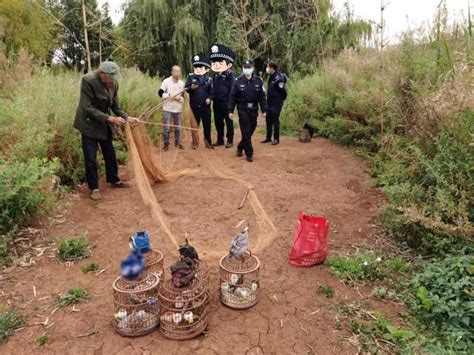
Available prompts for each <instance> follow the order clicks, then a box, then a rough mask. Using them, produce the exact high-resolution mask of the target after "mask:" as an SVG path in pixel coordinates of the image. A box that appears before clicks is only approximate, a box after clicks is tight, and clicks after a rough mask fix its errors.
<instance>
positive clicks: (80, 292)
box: [58, 286, 89, 308]
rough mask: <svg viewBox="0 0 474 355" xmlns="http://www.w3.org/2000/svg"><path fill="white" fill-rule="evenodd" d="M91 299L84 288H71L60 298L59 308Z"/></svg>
mask: <svg viewBox="0 0 474 355" xmlns="http://www.w3.org/2000/svg"><path fill="white" fill-rule="evenodd" d="M87 299H89V294H88V293H87V291H86V290H85V289H84V288H83V287H82V286H77V287H73V288H70V289H69V290H68V291H67V293H66V294H65V295H61V296H60V297H59V302H58V307H60V308H62V307H67V306H70V305H72V304H76V303H79V302H81V301H84V300H87Z"/></svg>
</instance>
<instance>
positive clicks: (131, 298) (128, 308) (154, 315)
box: [112, 274, 160, 337]
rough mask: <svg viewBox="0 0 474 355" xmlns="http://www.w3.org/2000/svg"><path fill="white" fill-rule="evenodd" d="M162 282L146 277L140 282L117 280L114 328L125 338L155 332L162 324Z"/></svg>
mask: <svg viewBox="0 0 474 355" xmlns="http://www.w3.org/2000/svg"><path fill="white" fill-rule="evenodd" d="M158 287H159V279H158V278H157V277H156V276H155V275H153V274H145V275H143V276H141V277H140V278H138V279H137V280H126V279H124V278H122V277H118V278H117V279H115V281H114V283H113V291H114V311H115V317H114V320H113V321H112V325H113V327H114V329H115V331H116V332H117V333H118V334H120V335H122V336H125V337H138V336H142V335H146V334H149V333H151V332H152V331H153V330H154V329H156V328H157V327H158V325H159V322H160V319H159V317H158V314H159V302H158Z"/></svg>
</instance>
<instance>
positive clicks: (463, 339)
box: [407, 255, 474, 351]
mask: <svg viewBox="0 0 474 355" xmlns="http://www.w3.org/2000/svg"><path fill="white" fill-rule="evenodd" d="M473 265H474V257H472V256H471V255H462V256H450V257H447V258H445V259H442V260H439V261H432V262H427V263H426V264H425V265H424V267H423V270H422V271H421V272H420V273H418V274H417V275H415V277H414V278H413V280H412V281H411V289H412V294H413V297H411V298H408V300H407V304H408V305H409V307H410V308H411V310H412V311H413V313H414V314H415V315H416V317H417V318H418V319H419V320H421V321H422V322H423V323H424V324H425V325H426V327H428V328H430V330H432V331H433V330H434V331H435V332H436V333H438V338H440V339H439V340H440V342H441V343H448V344H450V347H453V348H455V349H456V350H458V351H460V350H467V349H469V347H472V346H473V342H474V336H473V334H472V328H473V326H474V307H473V306H474V305H473V296H474V288H473V282H472V280H473V278H474V267H473ZM453 339H456V341H455V342H454V343H453V342H452V340H453Z"/></svg>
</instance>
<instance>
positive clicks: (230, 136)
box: [214, 101, 234, 144]
mask: <svg viewBox="0 0 474 355" xmlns="http://www.w3.org/2000/svg"><path fill="white" fill-rule="evenodd" d="M214 123H215V125H216V131H217V143H222V144H223V143H224V125H225V126H226V127H227V134H226V137H227V142H228V143H234V122H233V121H232V120H231V119H230V118H229V107H228V103H227V102H223V101H214Z"/></svg>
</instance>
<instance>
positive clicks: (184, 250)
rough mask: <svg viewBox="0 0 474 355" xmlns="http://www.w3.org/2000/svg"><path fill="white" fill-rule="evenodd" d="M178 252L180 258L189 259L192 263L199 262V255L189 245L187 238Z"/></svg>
mask: <svg viewBox="0 0 474 355" xmlns="http://www.w3.org/2000/svg"><path fill="white" fill-rule="evenodd" d="M178 251H179V255H180V256H181V257H182V258H190V259H192V260H194V261H197V260H199V255H198V252H197V250H196V249H195V248H194V247H193V246H192V245H189V243H188V239H187V238H186V243H185V244H184V245H181V246H180V247H179V249H178Z"/></svg>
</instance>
